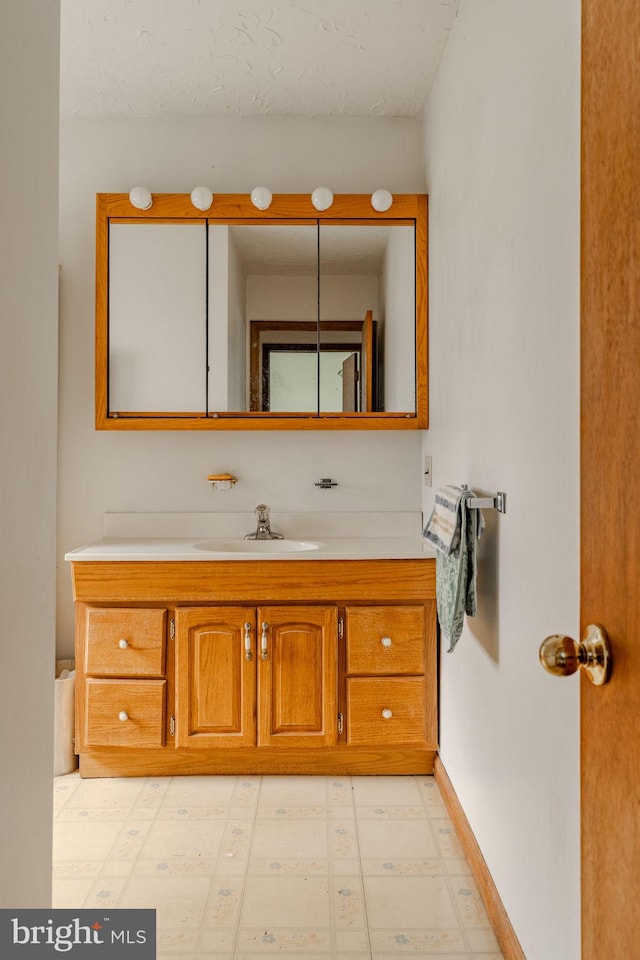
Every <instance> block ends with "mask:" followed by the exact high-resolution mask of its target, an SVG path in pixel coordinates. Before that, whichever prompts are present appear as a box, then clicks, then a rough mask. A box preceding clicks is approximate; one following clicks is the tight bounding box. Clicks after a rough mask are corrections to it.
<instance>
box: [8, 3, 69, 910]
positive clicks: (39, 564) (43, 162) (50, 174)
mask: <svg viewBox="0 0 640 960" xmlns="http://www.w3.org/2000/svg"><path fill="white" fill-rule="evenodd" d="M58 35H59V4H58V2H57V0H50V2H49V3H46V4H43V3H42V2H41V0H5V2H3V3H2V5H1V6H0V129H1V130H2V149H1V150H0V209H1V210H2V219H1V221H0V356H1V357H2V376H1V377H0V409H1V410H2V419H1V420H0V449H1V450H2V456H3V466H2V472H1V474H0V501H1V512H0V517H1V520H0V545H1V546H0V557H1V562H2V574H1V576H0V606H1V607H2V610H3V613H4V623H3V630H2V635H1V639H0V658H1V663H2V669H1V670H0V718H1V722H2V737H1V738H0V778H1V780H2V785H1V787H0V797H1V798H2V816H1V817H0V851H2V853H1V855H0V907H5V908H13V907H19V908H28V907H49V906H50V905H51V838H52V817H51V805H52V777H53V741H52V720H53V687H54V682H53V678H54V668H55V663H54V660H55V649H54V638H55V519H54V518H55V501H56V361H57V289H58V270H57V263H58V237H57V212H58V183H57V177H58V48H59V40H58Z"/></svg>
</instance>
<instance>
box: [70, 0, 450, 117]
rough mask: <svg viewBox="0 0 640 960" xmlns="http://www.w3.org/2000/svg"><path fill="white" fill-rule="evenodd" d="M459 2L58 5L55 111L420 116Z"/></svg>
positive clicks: (86, 1)
mask: <svg viewBox="0 0 640 960" xmlns="http://www.w3.org/2000/svg"><path fill="white" fill-rule="evenodd" d="M457 4H458V0H289V2H270V0H62V46H61V91H60V96H61V112H62V113H63V114H64V115H67V116H127V117H168V116H172V117H175V116H182V117H193V116H208V117H282V116H287V117H416V118H418V117H422V114H423V111H424V108H425V106H426V101H427V98H428V95H429V91H430V89H431V84H432V82H433V77H434V75H435V72H436V70H437V68H438V64H439V62H440V58H441V56H442V53H443V50H444V47H445V44H446V41H447V37H448V34H449V31H450V29H451V26H452V24H453V21H454V19H455V14H456V7H457Z"/></svg>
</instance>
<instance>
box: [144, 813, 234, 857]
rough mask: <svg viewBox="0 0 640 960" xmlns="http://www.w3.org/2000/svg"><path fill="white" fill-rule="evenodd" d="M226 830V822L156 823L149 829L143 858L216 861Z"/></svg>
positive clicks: (158, 821)
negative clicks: (202, 858)
mask: <svg viewBox="0 0 640 960" xmlns="http://www.w3.org/2000/svg"><path fill="white" fill-rule="evenodd" d="M224 829H225V821H224V820H222V821H221V820H191V821H188V822H182V821H179V822H176V821H160V820H155V821H154V822H153V823H152V824H150V826H149V830H148V832H147V836H146V838H145V841H144V845H143V847H142V856H143V857H144V858H145V859H154V858H157V859H162V860H170V859H171V858H172V857H179V858H181V859H186V858H189V857H194V858H198V857H205V858H211V857H217V855H218V850H219V849H220V842H221V840H222V835H223V833H224Z"/></svg>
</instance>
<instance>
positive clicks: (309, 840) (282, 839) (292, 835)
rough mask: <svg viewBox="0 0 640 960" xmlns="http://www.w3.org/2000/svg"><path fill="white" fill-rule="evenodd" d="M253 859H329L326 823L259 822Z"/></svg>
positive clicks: (293, 821)
mask: <svg viewBox="0 0 640 960" xmlns="http://www.w3.org/2000/svg"><path fill="white" fill-rule="evenodd" d="M251 853H252V856H254V857H257V858H258V859H269V860H272V859H280V858H281V857H284V858H287V859H292V858H294V859H303V860H307V859H315V858H318V857H320V858H323V859H326V857H327V855H328V841H327V826H326V821H325V820H258V822H257V823H256V825H255V829H254V833H253V842H252V848H251Z"/></svg>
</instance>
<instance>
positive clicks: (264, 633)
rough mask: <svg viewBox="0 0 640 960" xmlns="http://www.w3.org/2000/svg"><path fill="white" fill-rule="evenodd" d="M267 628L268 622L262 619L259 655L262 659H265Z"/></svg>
mask: <svg viewBox="0 0 640 960" xmlns="http://www.w3.org/2000/svg"><path fill="white" fill-rule="evenodd" d="M268 630H269V624H268V623H265V622H264V621H263V624H262V635H261V637H260V657H261V658H262V659H263V660H266V659H267V631H268Z"/></svg>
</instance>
